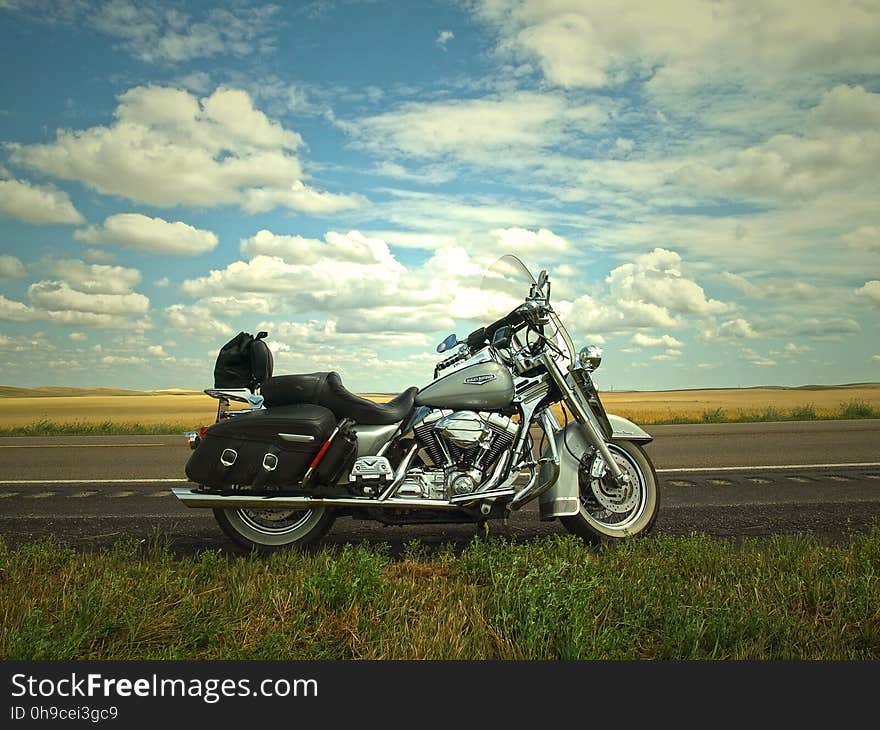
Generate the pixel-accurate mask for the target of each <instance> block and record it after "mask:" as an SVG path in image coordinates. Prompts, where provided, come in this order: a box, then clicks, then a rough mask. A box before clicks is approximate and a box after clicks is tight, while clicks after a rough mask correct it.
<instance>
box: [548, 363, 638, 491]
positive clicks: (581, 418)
mask: <svg viewBox="0 0 880 730" xmlns="http://www.w3.org/2000/svg"><path fill="white" fill-rule="evenodd" d="M541 358H542V359H543V361H544V366H545V367H546V368H547V372H549V373H550V377H551V378H553V380H554V382H555V383H556V385H557V387H558V388H559V390H560V391H561V392H562V395H563V398H564V400H565V403H566V405H567V406H568V407H569V408H571V410H572V413H574V415H575V418H576V419H577V422H578V424H579V425H580V429H581V431H582V432H583V434H584V436H585V437H586V439H587V443H590V444H592V445H593V446H595V447H596V449H597V450H598V451H599V453H600V454H601V455H602V458H603V459H604V460H605V463H606V464H608V471H610V472H611V476H613V477H614V481H615V482H617V483H618V484H620V483H622V482H624V481H625V479H626V477H625V476H624V473H623V471H621V469H620V466H619V465H618V464H617V462H616V461H615V460H614V458H613V457H612V456H611V452H610V451H609V450H608V445H607V444H606V443H605V437H604V436H603V435H602V429H601V427H600V426H599V424H598V422H597V421H596V416H595V415H593V411H592V409H591V408H590V407H589V405H588V404H587V405H584V404H583V403H582V402H581V398H582V397H583V396H582V395H581V393H580V392H579V391H578V390H577V389H575V388H572V387H571V386H570V385H569V384H568V382H567V381H566V380H565V376H564V375H563V374H562V372H561V371H560V370H559V366H558V365H557V364H556V361H555V360H554V359H553V358H552V357H550V355H549V354H548V353H546V352H544V353H542V355H541Z"/></svg>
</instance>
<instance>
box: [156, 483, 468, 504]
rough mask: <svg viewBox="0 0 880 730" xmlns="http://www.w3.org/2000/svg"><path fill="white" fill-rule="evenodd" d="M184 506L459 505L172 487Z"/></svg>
mask: <svg viewBox="0 0 880 730" xmlns="http://www.w3.org/2000/svg"><path fill="white" fill-rule="evenodd" d="M171 491H172V493H173V494H174V496H175V497H177V498H178V499H179V500H180V501H181V502H183V504H185V505H186V506H187V507H212V508H215V509H216V508H220V509H226V508H234V509H305V508H308V507H363V508H366V507H382V508H384V509H460V507H461V505H459V504H453V503H451V502H447V501H446V500H441V499H401V498H393V497H392V498H390V499H385V500H382V501H381V502H380V501H379V500H377V499H368V498H365V497H306V496H302V497H298V496H297V497H292V496H275V495H271V494H248V493H247V492H242V493H241V494H212V493H211V492H201V491H199V490H198V489H193V488H191V487H173V488H172V489H171Z"/></svg>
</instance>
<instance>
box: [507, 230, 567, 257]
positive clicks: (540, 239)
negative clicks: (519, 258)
mask: <svg viewBox="0 0 880 730" xmlns="http://www.w3.org/2000/svg"><path fill="white" fill-rule="evenodd" d="M490 233H491V235H493V236H494V237H495V238H496V239H497V242H498V243H497V246H498V248H499V249H501V250H504V251H508V252H510V253H513V254H519V255H529V254H543V255H544V256H545V257H546V256H549V255H553V254H560V253H565V252H566V251H567V250H568V249H569V243H568V241H566V240H565V239H564V238H562V236H557V235H556V234H555V233H553V231H550V230H547V229H546V228H541V229H539V230H537V231H530V230H528V229H526V228H496V229H494V230H493V231H490Z"/></svg>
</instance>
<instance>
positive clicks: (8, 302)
mask: <svg viewBox="0 0 880 730" xmlns="http://www.w3.org/2000/svg"><path fill="white" fill-rule="evenodd" d="M37 316H38V313H37V312H36V311H35V310H34V309H32V308H31V307H29V306H28V305H27V304H24V303H23V302H16V301H15V300H13V299H7V298H6V297H5V296H3V295H2V294H0V320H3V321H6V322H29V321H30V320H32V319H36V318H37Z"/></svg>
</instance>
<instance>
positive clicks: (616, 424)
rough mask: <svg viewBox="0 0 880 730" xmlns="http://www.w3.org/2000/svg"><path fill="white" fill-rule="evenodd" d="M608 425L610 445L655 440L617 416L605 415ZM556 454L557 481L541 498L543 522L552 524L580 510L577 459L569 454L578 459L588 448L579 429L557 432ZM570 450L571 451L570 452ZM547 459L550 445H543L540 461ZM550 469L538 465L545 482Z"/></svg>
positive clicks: (555, 437)
mask: <svg viewBox="0 0 880 730" xmlns="http://www.w3.org/2000/svg"><path fill="white" fill-rule="evenodd" d="M608 421H609V422H610V423H611V427H612V435H611V440H612V441H634V442H636V443H642V444H647V443H650V442H651V441H653V439H654V437H653V436H651V435H650V434H649V433H648V432H647V431H645V430H644V429H642V428H640V427H639V426H637V425H636V424H634V423H633V422H632V421H629V420H627V419H626V418H621V417H620V416H615V415H612V414H610V413H609V414H608ZM554 439H555V441H556V451H557V452H558V453H559V478H558V479H557V480H556V483H555V484H554V485H553V486H552V487H550V489H548V490H547V491H546V492H544V494H542V495H541V498H540V502H539V505H540V510H541V519H542V520H552V519H554V518H555V517H568V516H570V515H576V514H577V513H578V511H579V510H580V498H579V495H578V489H579V486H578V467H579V465H580V463H579V462H580V459H579V458H578V459H575V458H574V457H573V456H572V452H573V453H575V454H577V455H578V457H580V455H581V454H583V453H584V451H585V449H586V448H587V441H586V439H585V438H584V435H583V433H582V432H581V428H580V425H579V424H577V423H569V424H568V425H567V426H566V427H565V428H563V429H561V430H559V431H557V432H556V433H555V435H554ZM569 449H570V451H569ZM549 456H550V445H549V444H546V445H545V446H544V450H543V452H542V453H541V457H542V458H543V457H549ZM548 468H549V466H548V465H547V464H546V463H545V464H542V465H541V478H542V480H543V479H544V478H545V474H544V470H545V469H548Z"/></svg>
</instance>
